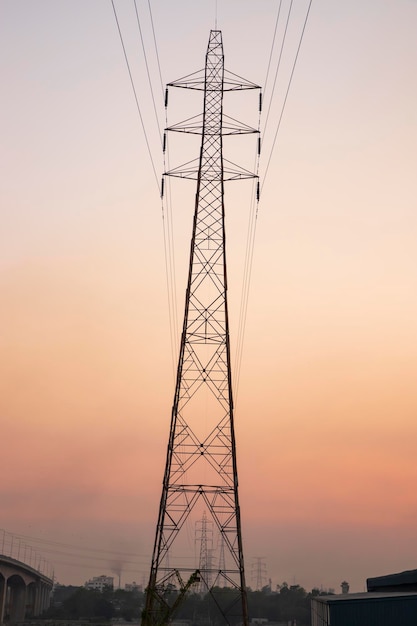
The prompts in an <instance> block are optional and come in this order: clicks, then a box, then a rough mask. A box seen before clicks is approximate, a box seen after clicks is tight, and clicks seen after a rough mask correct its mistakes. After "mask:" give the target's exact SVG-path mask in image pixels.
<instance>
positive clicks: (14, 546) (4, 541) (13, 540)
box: [0, 528, 54, 580]
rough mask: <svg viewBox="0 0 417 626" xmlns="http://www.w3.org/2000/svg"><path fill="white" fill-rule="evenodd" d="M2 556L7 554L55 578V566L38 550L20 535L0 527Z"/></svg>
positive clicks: (0, 550)
mask: <svg viewBox="0 0 417 626" xmlns="http://www.w3.org/2000/svg"><path fill="white" fill-rule="evenodd" d="M0 556H7V557H9V558H11V559H15V560H16V561H20V562H21V563H24V564H25V565H28V566H29V567H31V568H32V569H34V570H36V571H37V572H39V574H43V575H44V576H47V577H48V578H50V579H51V580H53V578H54V568H53V566H52V565H51V563H49V562H48V561H47V560H46V559H45V558H44V557H43V556H42V555H41V554H39V552H38V551H37V550H35V549H34V548H33V547H32V546H31V545H29V544H28V543H26V542H25V541H23V540H22V538H21V537H19V535H14V534H13V533H9V532H7V531H6V530H3V529H1V528H0Z"/></svg>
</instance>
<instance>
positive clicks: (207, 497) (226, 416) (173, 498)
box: [142, 30, 261, 626]
mask: <svg viewBox="0 0 417 626" xmlns="http://www.w3.org/2000/svg"><path fill="white" fill-rule="evenodd" d="M168 87H179V88H185V89H196V90H200V91H203V93H204V107H203V113H202V115H198V116H196V117H194V118H190V119H188V120H186V121H185V122H181V123H179V124H175V125H173V126H170V127H168V128H167V130H168V131H176V132H185V133H192V134H201V136H202V140H201V149H200V156H199V158H198V159H196V161H192V162H189V163H187V164H185V165H183V166H180V167H177V168H175V169H172V170H170V171H168V172H165V174H166V175H169V176H176V177H180V178H189V179H194V180H196V181H197V191H196V199H195V212H194V221H193V232H192V240H191V251H190V262H189V271H188V283H187V289H186V297H185V313H184V322H183V328H182V335H181V345H180V354H179V359H178V368H177V379H176V386H175V394H174V401H173V407H172V414H171V426H170V433H169V441H168V449H167V457H166V465H165V473H164V478H163V487H162V496H161V501H160V507H159V516H158V522H157V526H156V536H155V543H154V549H153V556H152V565H151V572H150V577H149V584H148V587H147V592H146V601H145V609H144V612H143V617H142V624H144V626H156V625H160V624H169V623H170V621H171V619H172V618H173V615H174V613H175V612H177V610H178V609H179V607H180V605H181V603H182V601H183V600H184V598H185V595H186V594H187V592H188V591H195V592H197V591H198V592H201V589H204V590H205V592H206V594H207V596H208V600H207V601H208V602H209V603H210V608H209V612H210V615H211V616H212V617H211V619H212V620H213V621H214V623H217V624H231V625H235V624H243V625H244V626H246V624H247V623H248V613H247V601H246V583H245V571H244V562H243V549H242V534H241V520H240V508H239V498H238V475H237V465H236V443H235V431H234V418H233V397H232V379H231V370H230V342H229V318H228V302H227V275H226V254H225V228H224V226H225V224H224V219H225V212H224V182H225V181H226V180H239V179H244V178H257V177H256V175H255V174H253V173H251V172H249V171H247V170H245V169H243V168H240V167H238V166H236V165H234V164H231V163H229V162H228V161H226V159H224V158H223V137H224V136H225V135H236V134H244V133H259V130H257V129H254V128H252V127H250V126H247V125H245V124H241V123H240V122H237V121H236V120H235V119H233V118H231V117H228V116H226V115H224V114H223V95H224V92H225V91H240V90H244V89H259V87H258V86H257V85H255V84H254V83H251V82H249V81H246V80H244V79H242V78H241V77H240V76H237V75H236V74H232V73H231V72H227V71H226V70H225V69H224V56H223V42H222V34H221V31H219V30H212V31H211V32H210V38H209V44H208V49H207V54H206V62H205V68H204V70H202V71H200V72H196V73H194V74H190V75H188V76H185V77H184V78H182V79H180V80H177V81H174V82H172V83H169V84H168ZM168 87H167V93H166V98H165V100H166V102H165V104H166V105H167V101H168ZM259 102H260V103H261V98H260V99H259ZM259 143H260V142H259V141H258V146H259ZM165 144H166V136H164V149H165ZM258 153H259V148H258ZM162 194H163V187H162ZM257 196H258V199H259V182H258V186H257ZM203 511H207V517H208V518H209V519H210V520H211V521H212V523H213V526H214V528H216V529H217V531H218V532H219V534H220V537H221V545H222V550H223V554H222V558H221V560H220V561H219V559H215V558H214V557H213V558H211V559H210V565H209V571H208V564H207V567H206V568H204V570H200V569H199V555H197V554H194V555H193V554H192V549H190V534H191V529H190V526H191V524H190V522H192V521H194V523H195V520H198V519H201V517H202V514H203ZM215 562H217V563H219V562H221V563H222V564H223V565H222V567H219V566H218V567H217V568H216V567H215Z"/></svg>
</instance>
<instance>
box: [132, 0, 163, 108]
mask: <svg viewBox="0 0 417 626" xmlns="http://www.w3.org/2000/svg"><path fill="white" fill-rule="evenodd" d="M135 4H136V0H135ZM148 7H149V17H150V19H151V26H152V35H153V43H154V46H155V54H156V62H157V65H158V71H159V81H160V85H161V93H162V97H164V81H163V80H162V72H161V64H160V62H159V53H158V45H157V43H156V35H155V27H154V24H153V16H152V9H151V1H150V0H148Z"/></svg>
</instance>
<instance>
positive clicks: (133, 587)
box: [125, 580, 142, 591]
mask: <svg viewBox="0 0 417 626" xmlns="http://www.w3.org/2000/svg"><path fill="white" fill-rule="evenodd" d="M125 591H142V585H138V584H137V582H136V581H135V580H134V581H133V583H126V584H125Z"/></svg>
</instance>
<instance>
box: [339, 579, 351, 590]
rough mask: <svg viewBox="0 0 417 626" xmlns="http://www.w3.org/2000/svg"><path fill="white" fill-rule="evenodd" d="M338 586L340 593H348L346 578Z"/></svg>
mask: <svg viewBox="0 0 417 626" xmlns="http://www.w3.org/2000/svg"><path fill="white" fill-rule="evenodd" d="M340 586H341V587H342V593H349V583H347V582H346V580H344V581H343V582H342V583H340Z"/></svg>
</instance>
